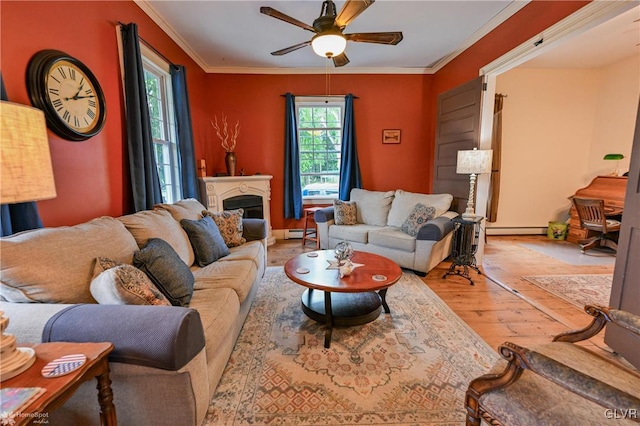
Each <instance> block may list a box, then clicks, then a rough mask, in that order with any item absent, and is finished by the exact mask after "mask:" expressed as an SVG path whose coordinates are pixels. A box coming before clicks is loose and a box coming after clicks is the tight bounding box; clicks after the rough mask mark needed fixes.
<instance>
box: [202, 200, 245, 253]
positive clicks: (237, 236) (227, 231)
mask: <svg viewBox="0 0 640 426" xmlns="http://www.w3.org/2000/svg"><path fill="white" fill-rule="evenodd" d="M243 214H244V209H236V210H224V211H221V212H210V211H209V210H203V211H202V215H203V216H211V217H212V218H213V220H214V221H215V223H216V225H218V229H219V230H220V234H222V238H224V242H225V243H226V244H227V247H236V246H239V245H241V244H244V243H246V242H247V240H246V239H245V238H244V237H243V236H242V215H243Z"/></svg>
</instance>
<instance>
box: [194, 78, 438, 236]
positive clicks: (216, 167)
mask: <svg viewBox="0 0 640 426" xmlns="http://www.w3.org/2000/svg"><path fill="white" fill-rule="evenodd" d="M207 82H208V88H209V89H208V97H209V99H210V104H211V113H210V114H211V115H210V117H211V119H213V116H214V115H217V116H218V119H220V117H221V115H222V114H225V115H227V116H228V121H229V123H230V125H234V124H235V122H236V121H237V120H240V126H241V128H240V137H239V138H238V145H237V147H236V152H237V155H238V166H237V167H238V170H239V169H240V168H243V169H244V170H245V172H246V174H254V173H256V172H260V173H262V174H271V175H273V180H272V181H271V193H272V197H271V217H272V222H273V224H272V226H273V228H274V229H283V228H295V227H298V226H299V225H300V224H299V223H296V222H295V221H291V220H285V219H284V218H283V191H284V189H283V188H284V183H283V171H284V104H285V101H284V98H283V97H282V96H281V95H282V94H284V93H286V92H291V93H293V94H299V95H304V94H307V95H309V94H314V95H315V94H322V93H326V89H325V76H324V75H238V74H210V75H209V76H208V80H207ZM430 83H431V76H425V75H351V74H350V75H332V76H331V93H339V94H346V93H353V94H354V95H355V96H357V97H358V99H356V100H355V101H354V112H355V123H356V140H357V146H358V156H359V159H360V169H361V172H362V180H363V184H364V187H365V188H367V189H371V190H390V189H396V188H403V189H406V190H408V191H426V190H427V189H428V185H429V183H428V182H429V180H430V176H431V169H430V167H429V165H430V164H432V160H431V157H432V155H431V148H430V147H429V146H428V145H427V143H426V140H427V139H428V134H429V132H430V129H428V128H427V126H425V123H426V120H425V119H426V117H428V112H427V111H426V110H425V105H426V104H425V99H427V95H428V93H429V90H430ZM209 127H210V129H209V135H208V137H207V146H206V149H205V152H206V159H207V169H208V174H212V173H215V172H222V171H224V170H225V167H224V160H223V158H224V151H223V150H222V148H221V147H220V141H219V139H218V138H217V137H216V135H215V133H214V130H213V128H211V125H209ZM383 129H400V130H401V131H402V135H401V143H400V144H399V145H389V144H386V145H383V144H382V130H383Z"/></svg>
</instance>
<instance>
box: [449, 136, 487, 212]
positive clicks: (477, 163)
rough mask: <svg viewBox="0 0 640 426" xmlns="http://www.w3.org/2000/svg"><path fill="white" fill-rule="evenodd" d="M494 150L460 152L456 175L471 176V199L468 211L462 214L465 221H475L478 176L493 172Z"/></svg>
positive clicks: (476, 149) (474, 149)
mask: <svg viewBox="0 0 640 426" xmlns="http://www.w3.org/2000/svg"><path fill="white" fill-rule="evenodd" d="M492 160H493V150H491V149H483V150H479V149H478V148H473V149H472V150H464V151H458V164H457V166H456V173H458V174H468V175H469V199H468V201H467V209H466V210H465V212H464V213H462V218H463V219H467V220H470V219H474V218H475V217H476V213H475V211H474V209H473V200H474V196H475V189H476V176H477V175H478V174H480V173H490V172H491V162H492Z"/></svg>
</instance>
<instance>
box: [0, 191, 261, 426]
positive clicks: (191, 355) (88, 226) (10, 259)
mask: <svg viewBox="0 0 640 426" xmlns="http://www.w3.org/2000/svg"><path fill="white" fill-rule="evenodd" d="M203 210H204V207H203V206H202V204H200V203H199V202H198V201H196V200H193V199H191V200H183V201H180V202H178V203H176V204H173V205H166V204H165V205H159V206H157V208H156V209H154V210H152V211H144V212H139V213H136V214H134V215H129V216H123V217H120V218H111V217H101V218H98V219H94V220H92V221H89V222H86V223H83V224H79V225H76V226H71V227H59V228H45V229H39V230H35V231H28V232H23V233H19V234H16V235H14V236H11V237H7V238H2V239H0V250H1V253H2V257H1V273H2V275H1V277H0V283H1V290H2V291H1V293H0V295H1V296H2V302H0V310H2V311H4V313H5V315H6V316H7V317H9V320H10V324H9V327H8V329H7V332H8V333H11V334H14V335H16V336H17V339H18V342H19V343H23V344H24V343H40V342H41V341H111V342H113V343H114V345H115V350H114V352H113V353H112V355H111V356H110V368H111V380H112V382H113V383H112V388H113V393H114V403H115V407H116V413H117V417H118V421H119V423H120V424H123V425H199V424H201V423H202V420H203V419H204V417H205V415H206V411H207V407H208V405H209V401H210V399H211V397H212V395H213V393H214V391H215V389H216V386H217V384H218V381H219V379H220V377H221V375H222V372H223V370H224V367H225V365H226V363H227V361H228V359H229V356H230V354H231V351H232V349H233V346H234V344H235V341H236V338H237V337H238V334H239V332H240V330H241V328H242V325H243V323H244V320H245V318H246V316H247V313H248V312H249V308H250V307H251V303H252V301H253V299H254V297H255V294H256V291H257V287H258V283H259V282H260V280H261V279H262V277H263V275H264V271H265V267H266V225H265V222H264V220H261V219H243V224H244V237H245V238H246V239H247V242H246V243H244V244H242V245H241V246H238V247H233V248H231V249H230V254H229V255H227V256H225V257H222V258H221V259H219V260H217V261H215V262H213V263H211V264H209V265H207V266H205V267H202V268H201V267H198V266H195V265H194V261H195V255H194V252H193V249H192V246H191V244H190V241H189V238H188V236H187V234H186V233H185V232H184V230H183V229H182V227H181V226H180V224H179V221H180V220H181V219H191V220H197V219H199V218H201V212H202V211H203ZM148 238H161V239H164V240H165V241H167V242H168V243H169V244H170V245H171V247H172V248H173V249H174V250H175V253H177V254H178V255H179V256H180V258H181V259H182V260H183V261H184V262H185V264H187V265H189V266H190V270H191V272H192V274H193V277H194V279H195V284H194V290H193V295H192V297H191V300H190V302H189V304H188V306H187V307H179V306H139V305H100V304H97V303H96V301H95V300H94V299H93V297H92V293H91V292H90V282H91V280H92V272H93V268H94V264H95V263H96V258H97V257H107V258H110V259H113V260H116V261H119V262H123V263H128V264H131V262H132V259H133V254H134V252H135V251H136V250H138V249H139V248H140V247H143V246H144V244H145V243H146V240H147V239H148ZM187 272H188V270H187ZM49 422H50V423H51V424H65V425H70V424H82V425H89V424H99V406H98V402H97V393H96V389H95V383H92V382H88V383H85V384H84V385H82V387H81V388H80V389H79V390H78V392H77V393H76V394H75V395H74V396H73V397H72V398H71V399H70V400H69V401H68V402H67V403H66V404H65V405H64V406H63V407H61V408H60V409H58V410H56V411H54V412H52V413H50V416H49Z"/></svg>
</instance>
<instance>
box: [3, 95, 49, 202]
mask: <svg viewBox="0 0 640 426" xmlns="http://www.w3.org/2000/svg"><path fill="white" fill-rule="evenodd" d="M0 116H1V124H2V126H1V128H0V149H1V154H0V173H1V177H2V180H0V202H1V203H3V204H11V203H21V202H24V201H37V200H46V199H49V198H54V197H55V196H56V187H55V183H54V180H53V167H52V165H51V154H50V152H49V139H48V137H47V126H46V124H45V119H44V113H43V112H42V111H41V110H39V109H37V108H32V107H29V106H26V105H19V104H14V103H11V102H0Z"/></svg>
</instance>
